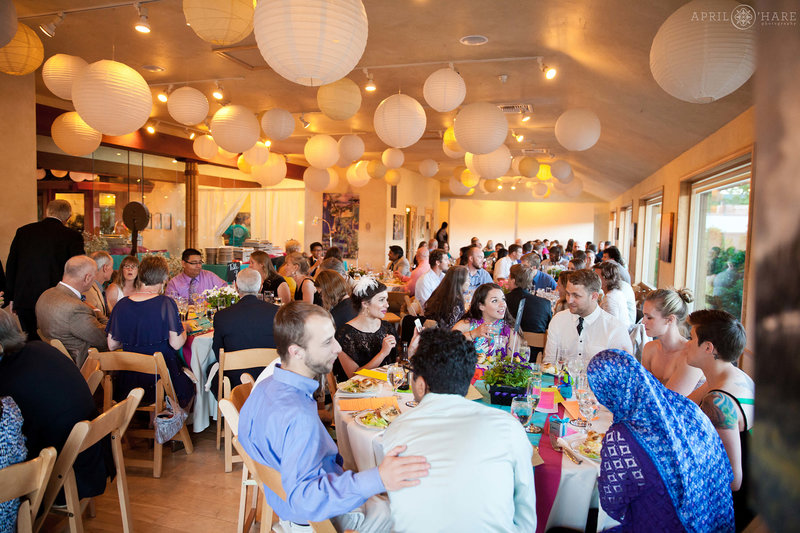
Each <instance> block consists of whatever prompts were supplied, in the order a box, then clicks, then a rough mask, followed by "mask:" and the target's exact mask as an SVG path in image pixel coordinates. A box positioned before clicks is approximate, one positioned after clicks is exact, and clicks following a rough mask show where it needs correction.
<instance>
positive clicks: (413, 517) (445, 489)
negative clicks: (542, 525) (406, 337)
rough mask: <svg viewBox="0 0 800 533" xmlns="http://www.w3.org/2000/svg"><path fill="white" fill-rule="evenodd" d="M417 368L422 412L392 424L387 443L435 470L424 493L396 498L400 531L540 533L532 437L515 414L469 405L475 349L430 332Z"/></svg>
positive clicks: (406, 492)
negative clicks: (514, 416) (538, 532)
mask: <svg viewBox="0 0 800 533" xmlns="http://www.w3.org/2000/svg"><path fill="white" fill-rule="evenodd" d="M411 361H412V365H413V371H412V372H411V374H410V376H409V379H410V383H411V390H412V391H413V393H414V399H415V400H417V401H418V402H419V405H418V406H417V407H415V408H414V409H412V410H411V411H407V412H406V413H404V414H402V415H401V416H400V417H398V418H397V419H396V420H395V421H394V422H392V425H391V426H389V428H388V429H387V430H386V433H384V436H383V443H382V444H383V446H384V447H385V448H386V449H391V448H394V447H395V446H398V445H407V449H406V453H407V454H410V455H421V456H423V457H425V458H426V460H427V461H428V463H430V465H431V471H430V474H429V475H428V477H427V478H424V479H422V480H420V484H419V485H417V486H416V487H410V488H405V489H402V490H399V491H393V490H390V491H389V501H390V503H391V509H392V519H393V522H394V531H397V532H398V533H403V532H413V533H417V532H421V531H509V532H510V531H519V532H520V533H522V532H525V533H528V532H533V531H536V494H535V490H534V486H533V469H532V468H531V451H532V449H531V445H530V442H529V441H528V438H527V436H526V434H525V431H524V430H523V428H522V426H521V425H520V423H519V422H518V421H517V420H515V419H514V418H513V417H511V416H509V415H508V413H504V412H503V411H501V410H499V409H493V408H491V407H488V406H486V405H482V404H481V403H478V402H473V401H470V400H467V399H466V398H464V395H465V394H466V393H467V390H468V389H469V383H470V380H471V379H472V375H473V374H474V373H475V364H476V362H477V356H476V353H475V349H474V348H473V346H472V343H470V342H469V341H467V340H465V339H464V337H463V336H461V335H459V334H458V333H456V332H453V331H446V330H441V329H431V330H426V331H423V332H422V334H421V335H420V340H419V346H418V347H417V350H416V352H415V353H414V356H413V358H412V359H411ZM456 443H457V444H456ZM464 465H469V467H468V468H465V467H464ZM477 487H480V489H479V490H476V488H477ZM443 509H447V512H442V510H443Z"/></svg>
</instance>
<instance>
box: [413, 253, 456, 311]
mask: <svg viewBox="0 0 800 533" xmlns="http://www.w3.org/2000/svg"><path fill="white" fill-rule="evenodd" d="M449 265H450V261H449V260H448V259H447V256H446V255H445V253H444V250H440V249H436V250H432V251H431V253H430V254H429V256H428V266H429V267H430V268H429V269H428V272H426V273H425V275H423V276H422V277H421V278H420V279H419V281H417V285H416V287H415V288H414V297H415V298H416V299H417V302H419V305H421V306H422V308H423V309H425V302H427V301H428V298H430V297H431V294H433V291H434V290H435V289H436V287H438V286H439V284H440V283H441V282H442V279H443V278H444V272H445V270H447V268H448V267H449Z"/></svg>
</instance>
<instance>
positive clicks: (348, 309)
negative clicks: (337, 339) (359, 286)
mask: <svg viewBox="0 0 800 533" xmlns="http://www.w3.org/2000/svg"><path fill="white" fill-rule="evenodd" d="M339 263H340V264H341V261H339ZM314 286H315V287H316V288H317V294H318V295H320V297H321V305H322V308H323V309H325V310H326V311H328V312H329V313H330V314H331V316H332V317H333V323H334V324H335V325H336V329H337V330H338V329H339V328H340V327H342V326H344V325H345V324H346V323H348V322H350V321H351V320H353V319H354V318H355V317H356V315H357V313H356V310H355V309H353V302H351V301H350V296H348V294H347V293H348V290H347V283H346V282H345V280H344V278H343V277H342V275H341V274H339V273H338V272H336V271H335V270H320V272H319V273H318V274H317V278H316V279H315V280H314Z"/></svg>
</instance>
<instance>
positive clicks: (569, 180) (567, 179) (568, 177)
mask: <svg viewBox="0 0 800 533" xmlns="http://www.w3.org/2000/svg"><path fill="white" fill-rule="evenodd" d="M573 179H575V173H574V172H573V171H572V169H571V168H570V169H569V174H567V175H566V176H565V177H564V178H561V179H556V180H555V183H554V185H555V187H556V188H558V185H559V184H560V183H561V184H564V185H565V186H566V185H568V184H570V183H572V180H573Z"/></svg>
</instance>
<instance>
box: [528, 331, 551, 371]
mask: <svg viewBox="0 0 800 533" xmlns="http://www.w3.org/2000/svg"><path fill="white" fill-rule="evenodd" d="M522 337H523V338H524V339H525V342H527V343H528V346H530V347H531V361H532V362H536V363H539V364H541V363H542V353H543V352H544V347H545V346H546V345H547V333H531V332H529V331H523V332H522Z"/></svg>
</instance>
